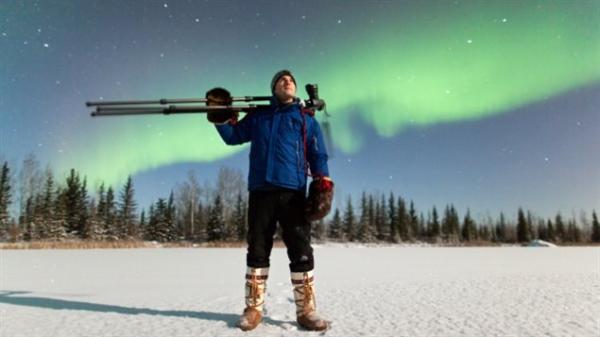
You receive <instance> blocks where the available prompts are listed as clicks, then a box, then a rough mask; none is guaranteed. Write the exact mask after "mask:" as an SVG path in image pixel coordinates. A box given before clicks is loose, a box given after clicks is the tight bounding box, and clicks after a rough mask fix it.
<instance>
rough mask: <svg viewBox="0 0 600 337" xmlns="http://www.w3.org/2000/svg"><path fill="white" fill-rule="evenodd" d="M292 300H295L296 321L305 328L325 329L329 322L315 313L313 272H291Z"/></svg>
mask: <svg viewBox="0 0 600 337" xmlns="http://www.w3.org/2000/svg"><path fill="white" fill-rule="evenodd" d="M292 284H293V286H294V301H295V302H296V321H297V322H298V324H299V325H300V326H301V327H303V328H305V329H307V330H314V331H322V330H326V329H327V328H328V327H329V323H328V322H327V321H326V320H324V319H322V318H321V317H319V315H317V303H316V300H315V285H314V277H313V272H312V270H311V271H308V272H304V273H292Z"/></svg>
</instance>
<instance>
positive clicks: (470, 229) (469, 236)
mask: <svg viewBox="0 0 600 337" xmlns="http://www.w3.org/2000/svg"><path fill="white" fill-rule="evenodd" d="M476 231H477V227H476V225H475V221H473V219H471V210H469V209H467V214H465V218H464V219H463V225H462V239H463V240H464V241H467V242H468V241H472V240H474V239H476V237H475V234H476Z"/></svg>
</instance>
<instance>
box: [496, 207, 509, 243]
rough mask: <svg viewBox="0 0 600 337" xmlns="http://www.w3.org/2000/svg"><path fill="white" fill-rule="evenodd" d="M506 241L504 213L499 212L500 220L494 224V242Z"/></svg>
mask: <svg viewBox="0 0 600 337" xmlns="http://www.w3.org/2000/svg"><path fill="white" fill-rule="evenodd" d="M506 239H507V234H506V219H505V217H504V213H503V212H500V219H499V220H498V222H497V224H496V240H497V241H498V242H506Z"/></svg>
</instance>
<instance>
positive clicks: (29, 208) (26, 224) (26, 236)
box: [21, 197, 35, 241]
mask: <svg viewBox="0 0 600 337" xmlns="http://www.w3.org/2000/svg"><path fill="white" fill-rule="evenodd" d="M22 218H23V220H22V222H21V223H22V227H23V240H25V241H31V240H33V239H34V235H33V232H34V230H35V229H34V228H33V227H34V224H33V197H29V198H27V201H26V202H25V214H24V215H23V216H22Z"/></svg>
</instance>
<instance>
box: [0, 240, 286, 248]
mask: <svg viewBox="0 0 600 337" xmlns="http://www.w3.org/2000/svg"><path fill="white" fill-rule="evenodd" d="M273 246H274V247H284V244H283V242H281V241H278V240H276V241H275V243H274V244H273ZM244 247H246V242H245V241H237V242H203V243H195V242H187V241H186V242H163V243H161V242H156V241H133V240H132V241H82V240H69V241H31V242H27V241H20V242H0V249H117V248H119V249H127V248H244Z"/></svg>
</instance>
